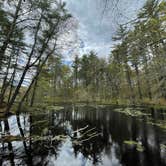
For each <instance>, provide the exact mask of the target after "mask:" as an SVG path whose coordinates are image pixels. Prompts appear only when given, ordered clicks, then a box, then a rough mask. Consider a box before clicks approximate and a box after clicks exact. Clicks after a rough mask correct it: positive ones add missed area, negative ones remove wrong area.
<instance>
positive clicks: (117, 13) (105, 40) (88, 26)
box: [65, 0, 145, 60]
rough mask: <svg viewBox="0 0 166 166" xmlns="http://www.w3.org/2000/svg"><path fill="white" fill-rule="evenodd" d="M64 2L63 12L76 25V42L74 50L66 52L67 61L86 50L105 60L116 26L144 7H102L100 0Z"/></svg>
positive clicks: (126, 2)
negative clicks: (73, 20)
mask: <svg viewBox="0 0 166 166" xmlns="http://www.w3.org/2000/svg"><path fill="white" fill-rule="evenodd" d="M65 1H66V3H67V9H68V10H69V12H70V13H71V14H72V15H73V17H74V18H75V19H76V20H77V22H78V28H77V31H75V32H74V33H77V35H76V36H77V38H78V41H79V44H78V47H79V48H77V50H75V51H74V49H71V50H69V52H68V54H67V56H68V57H67V59H68V60H70V58H71V57H72V56H74V54H76V53H77V54H80V55H81V54H83V53H86V52H89V51H90V50H94V51H95V52H97V53H98V55H99V56H100V57H107V56H108V54H109V53H110V50H111V47H112V46H113V45H114V43H113V41H112V37H113V36H114V35H115V33H116V30H117V28H118V24H123V23H126V22H128V21H130V20H132V19H134V18H135V17H136V14H137V13H138V11H139V9H140V8H141V7H142V6H143V4H144V3H145V0H109V2H108V4H107V6H106V7H105V4H104V3H103V0H65ZM117 2H118V3H117ZM104 9H105V10H104ZM103 11H104V12H103ZM72 36H73V35H72ZM71 38H72V37H71ZM72 54H73V55H72ZM71 59H72V58H71Z"/></svg>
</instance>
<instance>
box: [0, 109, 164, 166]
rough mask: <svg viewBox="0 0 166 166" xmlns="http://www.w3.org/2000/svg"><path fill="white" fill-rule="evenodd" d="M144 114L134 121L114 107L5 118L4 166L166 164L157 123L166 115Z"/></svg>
mask: <svg viewBox="0 0 166 166" xmlns="http://www.w3.org/2000/svg"><path fill="white" fill-rule="evenodd" d="M146 111H148V113H149V114H148V116H147V115H146V116H145V115H142V116H139V117H136V116H128V115H125V114H123V113H121V112H117V111H114V108H113V107H111V106H106V107H101V106H96V107H92V106H64V108H63V109H61V110H59V111H47V110H41V111H36V112H35V111H33V112H32V113H22V114H20V115H18V116H16V115H12V116H10V117H9V118H8V119H1V120H0V124H1V125H0V165H2V166H10V165H23V166H26V165H30V166H33V165H34V166H47V165H48V166H93V165H96V166H123V165H124V166H164V165H166V131H165V128H161V127H159V125H154V122H155V121H159V120H161V121H165V118H166V114H165V112H163V111H155V110H153V109H151V110H146ZM149 119H150V120H151V121H150V120H149ZM152 122H153V123H152ZM125 141H135V142H137V143H138V144H139V145H140V146H141V147H142V149H141V150H138V149H137V145H136V144H126V143H125Z"/></svg>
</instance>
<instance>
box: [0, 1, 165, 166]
mask: <svg viewBox="0 0 166 166" xmlns="http://www.w3.org/2000/svg"><path fill="white" fill-rule="evenodd" d="M109 1H111V0H108V1H107V0H106V1H102V3H103V4H104V7H105V8H103V9H102V10H103V17H104V12H105V10H106V7H107V6H109ZM86 3H88V2H86ZM96 3H97V2H96ZM112 3H113V4H114V3H115V2H114V1H112ZM118 3H120V2H119V1H118V0H117V1H116V3H115V5H114V8H113V10H116V7H117V6H118ZM135 3H137V2H135ZM67 4H68V1H64V2H63V1H61V0H1V1H0V144H1V145H0V165H1V164H2V165H3V166H6V165H7V166H8V165H56V164H57V163H58V164H57V165H58V166H65V165H66V164H67V162H69V161H67V159H66V163H65V162H63V159H62V160H61V161H58V160H57V158H58V152H57V151H59V148H60V147H61V146H62V149H61V151H62V152H63V150H64V148H63V147H64V146H67V145H66V143H62V142H64V140H65V139H67V141H66V142H69V140H70V142H71V143H70V144H72V148H73V151H74V152H73V153H74V154H75V158H74V157H73V159H71V160H72V161H73V162H74V161H76V159H78V158H79V154H81V155H82V156H83V157H82V158H83V159H82V160H81V161H82V162H83V161H84V162H85V161H86V163H85V164H84V165H88V164H89V165H104V166H108V165H113V166H114V165H118V166H119V165H129V166H130V165H131V166H132V165H133V163H134V160H135V159H136V161H137V165H140V166H141V165H145V166H146V165H152V166H153V165H154V166H162V165H163V166H164V165H165V164H166V160H165V157H166V142H165V140H166V134H165V130H166V120H165V118H166V1H165V0H162V1H161V0H147V1H145V0H144V4H143V5H142V7H141V8H140V9H139V10H138V12H137V13H136V17H135V18H134V19H132V20H129V21H128V22H126V23H122V24H119V25H118V26H117V27H118V28H117V29H116V32H115V33H114V34H113V36H112V38H111V42H113V43H114V44H113V45H111V44H110V50H109V54H108V55H106V56H105V57H103V56H102V53H100V52H97V51H96V50H94V49H92V50H88V51H87V52H79V53H74V55H72V53H71V55H70V51H69V53H68V56H69V57H72V60H71V61H70V62H69V63H67V61H66V60H65V55H64V54H63V52H62V50H63V49H64V47H65V46H67V49H68V50H69V49H71V48H72V47H73V45H74V44H73V43H72V42H70V41H68V40H67V39H68V37H66V38H65V39H64V41H63V42H62V40H61V39H62V37H63V36H65V35H67V34H69V33H70V32H71V31H72V30H73V29H75V28H77V26H76V25H75V20H74V16H73V15H72V13H71V11H70V10H68V9H67V7H66V6H67ZM85 12H86V11H85ZM110 21H111V20H110ZM107 33H109V32H107ZM110 33H111V28H110ZM112 110H113V111H112ZM44 115H45V116H44ZM46 116H47V117H48V118H47V119H45V118H46ZM99 117H100V118H101V119H100V118H99ZM107 117H108V119H107ZM95 118H96V119H95ZM43 119H44V120H43ZM135 119H136V121H135ZM141 120H142V121H141ZM140 121H141V122H140ZM69 123H70V124H69ZM12 124H13V125H12ZM16 124H18V129H19V130H18V131H19V132H18V133H17V134H12V131H13V128H16V127H13V126H16ZM111 125H112V126H114V127H110V126H111ZM23 126H24V127H23ZM28 126H29V127H28ZM53 126H54V127H53ZM70 126H71V127H70ZM102 126H103V127H102ZM108 126H109V127H108ZM125 126H126V128H125ZM127 126H128V127H127ZM129 126H130V127H129ZM23 128H24V129H23ZM27 128H29V129H27ZM122 129H124V130H123V131H122ZM15 130H16V129H15ZM71 130H72V133H73V135H72V134H71ZM118 130H121V131H119V132H118ZM125 130H127V131H126V133H125ZM120 132H121V134H120ZM149 132H151V135H153V138H154V140H153V141H152V140H151V139H150V138H151V137H150V133H149ZM78 133H79V134H78ZM118 133H119V134H120V136H118ZM148 133H149V134H148ZM43 135H45V137H44V136H43ZM56 136H57V137H58V136H59V137H58V138H57V137H56ZM110 137H111V138H110ZM110 140H112V142H111V143H110V142H109V141H110ZM159 140H160V141H159ZM13 141H14V142H16V145H15V144H14V143H13ZM148 141H149V142H150V143H149V142H148ZM18 142H19V143H20V142H22V143H23V146H22V148H21V147H19V146H20V145H17V144H19V143H18ZM116 143H117V144H118V145H117V144H116ZM152 144H153V146H152V147H149V146H150V145H152ZM68 146H69V145H68ZM68 146H67V147H68ZM70 146H71V145H70ZM117 146H118V147H117ZM23 147H24V148H23ZM39 147H41V148H39ZM124 147H125V148H124ZM153 148H154V149H153ZM7 149H8V150H7ZM23 149H24V153H25V154H24V155H23V156H22V155H21V153H23V152H22V151H23ZM42 149H43V150H42ZM51 149H52V150H51ZM69 149H71V147H70V148H69ZM113 149H114V150H115V152H113ZM17 151H18V152H20V153H18V152H17ZM61 151H59V153H60V152H61ZM17 153H18V154H17ZM50 153H51V154H50ZM102 153H104V156H109V155H113V154H114V155H115V154H116V155H115V156H114V157H117V158H116V159H117V160H116V162H115V161H114V160H113V159H112V158H111V157H108V158H109V159H108V161H107V160H106V158H105V157H104V158H102ZM132 153H133V154H132ZM140 153H141V154H142V156H144V157H142V158H141V157H140ZM40 154H41V155H40ZM60 154H61V153H60ZM119 154H120V155H119ZM52 155H55V156H56V157H55V158H56V159H53V158H51V156H52ZM61 155H62V156H63V154H61ZM61 155H59V156H61ZM25 156H26V157H25ZM37 156H40V157H41V159H39V158H38V161H35V159H36V158H37ZM151 157H152V158H153V161H152V163H151V162H150V160H149V158H151ZM42 158H43V160H42ZM58 159H59V158H58ZM49 160H51V161H52V160H54V162H53V163H50V162H49ZM59 160H60V159H59ZM100 161H103V163H102V162H100ZM114 162H115V163H114ZM20 163H21V164H20ZM69 165H71V166H75V165H76V166H79V165H82V164H81V163H79V162H78V163H77V162H76V163H75V164H73V163H72V162H71V163H70V164H69Z"/></svg>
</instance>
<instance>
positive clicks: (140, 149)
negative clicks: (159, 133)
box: [124, 140, 144, 152]
mask: <svg viewBox="0 0 166 166" xmlns="http://www.w3.org/2000/svg"><path fill="white" fill-rule="evenodd" d="M124 144H127V145H129V146H136V150H137V151H139V152H143V151H144V147H143V145H142V144H141V143H139V142H136V141H133V140H126V141H124Z"/></svg>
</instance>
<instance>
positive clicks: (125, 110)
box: [113, 107, 148, 117]
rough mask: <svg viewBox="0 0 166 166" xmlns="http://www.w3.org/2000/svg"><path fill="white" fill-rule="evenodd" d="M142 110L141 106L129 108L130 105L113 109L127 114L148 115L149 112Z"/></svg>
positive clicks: (134, 115)
mask: <svg viewBox="0 0 166 166" xmlns="http://www.w3.org/2000/svg"><path fill="white" fill-rule="evenodd" d="M140 110H141V109H139V108H128V107H127V108H116V109H113V111H116V112H120V113H123V114H125V115H127V116H132V117H141V116H145V115H148V114H147V113H144V112H142V111H140Z"/></svg>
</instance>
